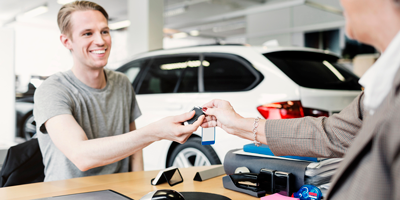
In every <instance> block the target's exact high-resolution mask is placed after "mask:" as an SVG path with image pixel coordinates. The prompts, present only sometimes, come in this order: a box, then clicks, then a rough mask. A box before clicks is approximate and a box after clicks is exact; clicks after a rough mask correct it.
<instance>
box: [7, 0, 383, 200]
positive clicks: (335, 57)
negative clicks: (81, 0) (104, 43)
mask: <svg viewBox="0 0 400 200" xmlns="http://www.w3.org/2000/svg"><path fill="white" fill-rule="evenodd" d="M90 1H92V2H94V3H96V4H98V5H100V6H101V7H103V8H104V9H105V10H106V12H107V13H108V21H107V22H108V28H107V30H109V34H110V39H111V41H112V48H111V49H112V50H111V51H110V52H109V54H107V55H109V57H108V62H106V63H107V64H106V65H105V66H103V67H104V68H105V69H106V70H107V72H106V71H105V72H104V74H105V76H106V77H105V78H106V79H105V80H107V83H108V79H107V78H108V76H109V75H108V74H109V73H112V72H113V73H115V72H118V73H123V74H125V75H126V76H127V77H128V79H129V81H130V84H131V85H132V86H133V91H134V94H133V95H134V96H133V97H134V98H136V99H137V102H135V103H136V104H138V107H139V108H140V110H139V111H138V112H139V114H140V112H141V117H139V118H137V119H136V116H135V117H134V119H133V120H134V121H135V122H136V129H138V130H140V129H142V128H143V129H145V128H146V127H148V125H149V124H151V123H153V122H154V123H155V122H156V121H157V120H162V119H164V118H165V117H168V116H172V115H179V114H182V113H186V112H188V111H190V110H191V109H192V108H193V107H196V106H202V105H205V104H206V103H207V102H209V101H210V100H212V99H223V100H227V101H229V102H230V103H231V105H232V106H233V107H234V108H235V110H234V112H235V111H236V112H237V113H238V114H239V115H241V116H243V117H245V118H248V117H253V118H254V117H257V118H256V120H253V121H254V128H252V130H250V131H252V133H251V134H253V133H254V141H253V139H251V140H245V139H243V138H244V137H243V138H240V137H237V136H233V135H231V134H228V133H227V132H228V131H227V130H225V129H223V126H222V128H221V127H216V128H212V133H211V134H213V136H211V137H212V139H211V140H212V141H213V142H212V143H207V142H208V141H206V142H204V141H203V140H204V139H205V134H206V131H205V130H206V129H207V130H208V128H202V127H199V128H198V129H197V130H196V131H194V132H193V134H192V135H191V136H188V138H186V139H185V141H186V142H177V141H169V140H168V139H164V140H159V141H156V142H154V143H152V142H151V143H148V144H147V145H148V146H147V147H145V146H142V148H144V149H143V158H142V159H143V160H142V165H144V168H143V169H142V170H141V171H142V172H127V173H131V174H126V175H125V176H124V175H123V173H115V174H113V175H115V176H113V177H111V176H107V175H104V174H103V173H99V174H98V175H99V177H100V176H104V178H98V179H94V178H93V179H89V178H90V177H85V178H87V179H81V178H77V179H76V180H75V178H74V179H68V180H62V179H63V178H59V180H57V179H50V178H49V179H45V182H43V177H42V180H41V181H37V179H35V180H29V181H28V182H25V183H24V182H20V183H18V184H10V186H12V187H10V188H14V189H13V190H11V189H8V190H6V188H8V187H4V188H1V187H3V186H7V185H5V183H6V182H5V181H6V178H5V177H3V175H4V173H7V172H4V171H6V170H5V169H6V168H7V170H9V166H10V165H11V164H10V162H12V160H11V157H12V156H18V155H20V154H24V155H25V154H30V153H27V151H29V150H32V149H29V148H28V147H24V148H26V149H25V150H24V152H22V150H21V149H20V150H19V151H14V154H12V153H11V151H10V147H14V146H18V145H22V144H27V143H28V142H29V141H31V140H32V139H35V140H36V138H37V137H38V136H37V135H39V134H36V133H37V132H38V131H41V132H42V130H41V129H42V127H44V122H40V123H39V122H38V123H37V122H36V121H35V114H34V113H35V112H34V108H35V109H36V106H35V107H34V105H36V104H34V94H35V91H36V89H37V88H40V86H41V84H42V83H45V82H46V80H47V79H48V78H49V77H52V76H53V75H54V74H60V72H63V73H64V72H65V73H66V72H67V71H69V72H71V68H72V67H73V66H75V65H76V61H75V59H76V58H75V56H74V55H75V54H74V52H73V51H71V49H67V48H66V47H67V46H65V44H64V42H65V41H64V42H63V37H60V34H61V33H60V29H59V26H58V24H57V15H58V13H59V11H60V8H62V7H63V6H65V5H69V4H71V3H73V2H75V0H3V1H0V44H1V47H2V48H0V65H1V68H0V69H1V70H2V73H0V85H1V88H2V90H1V93H2V95H1V96H2V98H1V104H0V108H1V110H2V115H1V116H0V126H1V127H2V131H1V132H0V169H2V172H1V174H0V175H1V176H2V177H1V179H2V180H1V182H0V183H1V185H0V199H41V198H43V199H44V198H46V199H47V197H55V196H62V195H66V196H65V197H66V198H65V199H68V196H69V195H71V194H77V195H78V194H89V192H94V193H96V192H100V191H101V192H104V194H103V193H99V194H94V193H93V194H91V195H93V196H92V197H93V198H94V197H95V196H94V195H99V196H98V197H100V196H103V197H102V198H97V199H133V198H134V199H140V198H141V197H143V199H151V196H149V198H145V197H144V195H145V194H147V193H148V192H152V191H153V192H154V191H160V190H161V189H165V190H166V191H167V190H168V191H169V192H171V191H172V192H174V190H176V191H179V192H182V195H183V196H184V197H185V199H205V198H206V197H207V195H205V196H203V198H199V196H197V198H196V195H194V193H195V192H210V193H209V194H210V195H217V196H218V195H219V197H218V198H217V197H216V196H209V197H207V198H209V199H256V198H257V199H259V197H261V196H263V195H265V194H272V193H279V194H282V195H283V196H289V193H290V194H292V193H295V192H297V191H299V188H300V187H299V185H298V184H300V183H298V175H297V174H296V173H297V171H296V172H292V171H290V170H295V169H294V168H295V167H293V166H294V165H293V166H291V167H289V168H285V167H283V168H282V169H287V170H289V172H291V173H289V174H291V175H290V176H296V181H294V179H293V180H292V179H290V181H292V183H291V184H292V185H291V186H290V188H291V189H290V190H289V176H287V180H285V181H287V183H288V186H287V188H286V186H285V189H281V190H280V191H281V192H279V191H278V189H276V188H278V186H276V188H273V189H272V192H268V190H267V192H266V193H265V191H264V193H263V194H261V193H260V190H259V189H257V188H258V187H259V186H260V187H261V185H263V184H264V183H260V184H259V183H258V182H256V183H254V182H253V184H250V183H248V182H249V181H250V179H254V177H253V178H248V177H245V178H244V179H243V180H241V181H242V182H243V181H247V183H244V182H243V183H242V182H240V181H237V180H234V179H233V178H232V177H230V176H229V173H231V174H239V172H238V171H240V173H249V174H252V173H253V174H254V173H259V175H257V176H256V178H255V180H256V181H257V180H259V179H260V178H259V177H260V176H261V174H264V175H265V174H266V172H265V171H263V173H262V172H261V171H262V170H263V169H261V171H257V172H254V170H253V169H254V167H255V165H257V164H255V165H254V166H247V167H244V168H246V169H242V168H241V167H243V166H246V165H245V164H244V163H243V166H240V165H241V164H238V163H234V162H233V160H235V159H236V160H235V162H236V161H237V160H239V159H238V158H236V157H235V158H233V157H234V156H237V155H241V156H245V155H246V150H245V148H246V147H248V146H247V145H249V144H252V143H253V142H254V145H256V146H258V145H257V144H256V143H257V139H256V131H257V130H256V129H257V128H258V119H260V118H261V119H263V120H264V119H266V120H267V121H268V120H269V119H289V118H301V117H307V116H311V117H319V118H326V117H328V118H329V116H332V115H335V114H338V113H340V112H341V111H342V110H344V109H345V108H346V106H348V105H350V104H351V103H352V102H353V100H354V99H355V98H359V97H358V96H359V94H360V93H361V92H362V90H363V88H362V87H361V85H360V84H359V83H358V80H359V79H360V78H361V77H362V76H363V74H364V73H365V72H366V71H367V70H368V69H369V68H370V67H371V66H372V65H373V64H374V63H375V62H376V61H377V60H378V58H379V57H380V56H381V54H380V52H379V50H377V49H376V48H374V47H373V46H370V45H368V44H365V43H361V42H358V41H357V40H355V39H353V38H350V37H349V36H348V35H347V33H346V19H345V17H346V14H345V10H344V9H343V7H342V5H341V1H340V0H112V1H110V0H90ZM93 12H98V11H93ZM103 15H104V14H103ZM71 41H73V40H72V39H71ZM77 41H78V40H77ZM63 44H64V45H63ZM110 45H111V43H110ZM110 47H111V46H110ZM107 50H108V49H106V50H104V51H107ZM99 57H100V56H99ZM298 68H303V69H298ZM108 71H109V72H108ZM73 73H75V71H74V72H73ZM71 74H72V73H71ZM75 75H76V74H75ZM77 77H78V76H77ZM75 78H76V77H75ZM49 79H51V78H49ZM76 80H78V79H76ZM80 83H82V82H80ZM83 84H84V83H83ZM42 86H43V85H42ZM47 87H48V88H50V87H49V86H47ZM88 87H89V86H88ZM107 87H108V85H107ZM110 87H111V86H110ZM92 89H93V88H92ZM48 94H49V95H51V93H48ZM135 95H136V97H135ZM360 98H361V97H360ZM35 99H36V98H35ZM49 99H51V98H49ZM136 99H135V101H136ZM42 105H43V104H42ZM50 105H52V104H51V103H49V106H50ZM129 106H130V105H129ZM129 108H130V107H129ZM48 109H52V108H50V107H49V108H48ZM72 109H75V107H74V108H71V110H72ZM295 109H297V110H295ZM132 110H133V108H132ZM60 112H61V111H60ZM73 112H75V111H73ZM82 112H84V111H82ZM108 112H111V111H108ZM196 112H197V111H196ZM199 112H201V114H203V115H207V114H205V113H206V110H204V108H203V111H201V109H200V111H199ZM55 113H56V112H55ZM132 113H133V111H132ZM89 115H90V114H89ZM132 116H133V115H132ZM75 118H76V117H75ZM89 118H90V116H89ZM76 119H77V118H76ZM129 120H130V121H133V120H132V119H129ZM77 121H79V120H78V119H77ZM260 122H261V121H260ZM82 123H83V122H82ZM182 123H183V122H182ZM216 123H218V122H217V120H216ZM219 123H221V122H219ZM321 123H322V122H321ZM134 125H135V124H134ZM251 125H252V126H253V122H251ZM37 126H38V127H37ZM39 126H40V127H39ZM46 128H47V125H46ZM85 131H86V129H85ZM44 133H47V130H45V131H44ZM41 134H43V133H41ZM52 137H53V136H52ZM85 137H86V136H85ZM88 137H89V139H95V138H96V137H94V138H92V136H88ZM110 137H112V136H110ZM251 137H253V136H251ZM161 139H163V138H161ZM214 142H215V143H214ZM261 142H262V141H261ZM39 143H40V138H39ZM209 144H212V145H209ZM53 145H54V144H53ZM271 145H272V144H271ZM36 146H37V142H36ZM56 146H58V143H56ZM44 148H46V149H44ZM48 148H50V146H46V147H44V146H40V150H38V149H37V150H36V151H37V152H39V154H40V152H41V153H42V154H43V153H44V152H49V151H50V150H49V149H48ZM51 148H53V147H51ZM63 148H64V147H63ZM239 148H240V149H242V148H243V152H242V154H240V152H239V153H238V152H235V153H232V151H233V150H234V149H236V150H237V149H239ZM267 148H268V146H267ZM273 148H276V147H273V146H271V149H273ZM51 151H57V150H53V149H51ZM269 151H271V150H269ZM250 152H251V151H250ZM140 153H141V152H140ZM252 153H254V152H252ZM16 154H18V155H16ZM31 154H33V153H31ZM130 155H132V154H130ZM134 155H136V154H134ZM273 155H274V154H273V153H272V156H273ZM29 156H32V155H29ZM40 156H41V155H40ZM126 156H128V154H126V155H125V157H126ZM67 157H68V158H70V157H69V156H67ZM131 157H133V156H131ZM247 157H249V156H247ZM310 157H314V156H310ZM321 157H323V156H321ZM43 158H44V159H43V162H44V163H43V164H44V165H45V166H44V168H43V165H41V167H42V168H41V169H42V171H41V174H43V173H42V172H43V171H44V170H46V171H47V170H49V171H50V170H54V169H53V168H52V167H54V166H52V167H48V166H46V165H47V164H49V163H51V159H48V158H46V157H45V156H44V155H43ZM121 159H122V158H121ZM121 159H117V160H115V161H114V162H117V161H118V162H119V160H121ZM246 159H247V158H246ZM290 159H292V158H289V160H290ZM293 159H295V158H293ZM313 159H317V158H313ZM313 159H312V160H311V161H310V160H308V161H307V163H306V164H307V165H305V164H304V163H303V165H302V166H303V173H305V174H306V175H305V176H302V178H301V183H302V184H300V186H301V185H317V186H318V187H315V188H317V189H318V192H319V193H322V194H321V195H322V196H323V195H326V191H327V190H328V189H329V187H330V185H329V183H330V182H329V181H330V178H331V177H332V176H333V175H334V173H335V170H336V168H337V166H338V165H339V162H340V161H341V160H335V159H337V158H332V160H331V159H327V160H326V165H327V171H323V172H322V171H318V173H321V174H322V175H321V174H319V175H321V176H317V175H315V174H313V173H314V172H315V173H317V172H316V171H317V170H316V168H315V169H314V168H313V169H312V170H315V171H312V170H310V162H311V163H319V162H321V163H322V162H323V161H320V160H319V158H318V159H317V160H318V161H317V160H313ZM328 160H329V163H328ZM248 161H249V162H252V161H253V160H252V161H250V160H248ZM7 162H8V166H7V167H6V164H7ZM53 162H54V161H53ZM132 162H134V161H133V160H132ZM237 162H239V161H237ZM254 162H256V161H254ZM70 163H72V162H70ZM73 163H75V162H73ZM299 163H300V162H299ZM106 164H107V165H108V164H109V163H106ZM21 165H23V164H21ZM60 165H61V164H60ZM60 165H55V166H60ZM71 165H73V164H71ZM104 165H105V164H104ZM110 165H111V164H110ZM98 166H102V165H98ZM132 166H133V165H132ZM227 166H228V167H227ZM234 166H235V167H234ZM267 166H269V165H267ZM304 166H306V168H304ZM73 167H75V166H73ZM174 167H176V168H175V169H179V170H181V171H180V173H179V176H180V177H175V176H176V174H177V173H176V171H174V172H173V173H175V174H174V175H171V177H172V176H173V177H172V178H171V177H169V178H168V177H167V176H169V175H167V174H168V172H171V169H174ZM195 167H199V168H195ZM257 167H258V166H257ZM257 167H256V168H257ZM323 167H326V166H323ZM323 167H321V168H318V169H319V170H321V169H324V168H323ZM328 167H330V168H329V170H328ZM78 168H79V167H78ZM166 168H167V169H169V171H168V170H167V169H166ZM233 168H235V169H233ZM247 168H249V169H250V170H249V169H247ZM259 168H260V167H258V168H257V170H260V169H259ZM261 168H264V167H261ZM300 168H301V167H300ZM79 169H80V168H79ZM221 169H222V172H221ZM304 169H306V170H305V171H304ZM333 169H334V170H333ZM25 170H26V171H24V172H21V170H20V171H19V172H18V173H20V174H24V175H23V176H21V177H23V178H26V177H27V175H26V174H29V173H30V171H31V170H32V171H37V169H36V168H35V167H33V166H30V167H26V166H25ZM91 170H92V169H91ZM93 170H94V169H93ZM160 170H161V171H160ZM179 170H177V171H178V172H179ZM232 170H233V171H232ZM235 170H236V171H235ZM39 171H40V170H39ZM89 171H90V170H89ZM99 171H100V170H99ZM266 171H268V170H266ZM278 171H279V170H278ZM280 171H283V172H282V173H286V172H288V171H286V172H285V171H284V170H280ZM52 172H53V171H52ZM116 172H117V171H116ZM146 172H147V173H146ZM250 172H251V173H250ZM47 173H50V172H46V174H47ZM62 173H64V172H62ZM112 173H113V172H108V174H112ZM135 173H136V174H135ZM139 173H141V174H139ZM273 173H275V171H273ZM20 174H17V175H16V173H14V176H15V177H16V178H15V177H14V179H18V177H19V175H20ZM157 174H158V175H157ZM181 174H182V175H181ZM195 174H196V175H195ZM225 174H227V178H226V176H224V177H222V175H225ZM92 175H96V173H93V174H92ZM117 175H118V176H117ZM156 175H157V177H156ZM8 176H9V177H7V178H9V179H11V178H12V176H11V175H10V174H8ZM42 176H44V174H43V175H42ZM85 176H86V175H85ZM163 176H165V181H166V182H168V185H167V184H166V183H161V182H162V180H160V183H161V184H159V183H158V182H157V181H158V179H159V178H160V177H163ZM182 176H183V178H182ZM191 176H195V177H194V180H196V177H197V179H200V181H199V182H196V181H192V179H193V178H192V177H191ZM202 176H203V177H202ZM249 176H250V175H249ZM48 177H51V176H48ZM60 177H62V176H60ZM77 177H80V176H79V175H78V176H77ZM93 177H95V176H93ZM154 177H156V180H155V181H152V184H150V180H151V178H154ZM215 177H217V178H215ZM273 177H275V174H274V175H273ZM277 177H278V175H276V177H275V178H276V180H277V179H278V178H277ZM321 177H323V178H321ZM45 178H47V177H45ZM228 178H232V180H231V179H229V180H228ZM292 178H293V177H292ZM176 179H179V180H176ZM183 179H185V182H183V183H181V182H182V181H183ZM201 179H203V181H201ZM206 179H210V183H209V185H207V181H208V180H206ZM70 180H71V181H70ZM74 180H75V181H74ZM276 180H275V182H276ZM62 181H64V182H62ZM66 181H69V182H66ZM102 181H104V183H102V184H100V183H99V182H102ZM165 181H164V182H165ZM174 181H176V183H174ZM211 181H212V182H211ZM229 181H231V182H229ZM144 182H145V183H144ZM228 182H229V183H228ZM250 182H251V181H250ZM275 182H274V184H275ZM222 183H223V184H222ZM285 183H286V182H285ZM35 184H36V185H35ZM40 184H42V185H40ZM129 184H131V185H132V184H133V186H128V185H129ZM175 184H176V186H173V185H175ZM201 184H202V185H201ZM229 184H230V185H229ZM246 184H247V185H246ZM276 184H278V182H276ZM110 185H112V186H110ZM238 185H239V186H238ZM243 185H246V186H243ZM172 186H173V187H172ZM246 187H247V189H246ZM251 187H254V188H256V189H251ZM46 188H48V189H46ZM135 188H136V189H135ZM211 188H212V189H211ZM232 188H233V189H232ZM249 188H250V189H249ZM315 188H314V191H316V189H315ZM171 189H172V190H171ZM301 189H303V187H301ZM283 190H286V193H284V192H283V193H282V191H283ZM107 191H113V192H114V193H107ZM168 191H167V192H166V193H160V194H159V195H160V196H163V195H164V196H168V195H169V194H167V193H168ZM193 191H194V192H193ZM274 191H275V192H274ZM321 191H322V192H321ZM190 192H192V193H190ZM318 192H315V194H316V193H318ZM26 193H31V194H26ZM319 193H318V194H319ZM149 194H150V193H149ZM149 194H148V195H149ZM156 194H157V192H156ZM156 194H154V195H156ZM295 194H297V193H295ZM310 194H311V193H310ZM312 194H314V193H312ZM107 195H111V196H107ZM113 195H115V196H113ZM117 195H118V196H117ZM152 195H153V194H152ZM170 195H176V194H170ZM191 195H192V196H191ZM106 196H107V198H106ZM84 197H85V196H76V197H74V196H70V197H69V198H71V199H72V198H74V199H80V198H82V199H84ZM88 197H90V195H88ZM49 199H50V198H49ZM60 199H61V198H60ZM62 199H64V198H62ZM153 199H155V198H154V197H153ZM160 199H163V198H160ZM165 199H170V198H165ZM171 199H179V198H178V197H176V198H175V197H174V198H172V196H171ZM271 199H272V198H271ZM300 199H302V198H300Z"/></svg>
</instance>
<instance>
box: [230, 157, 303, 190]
mask: <svg viewBox="0 0 400 200" xmlns="http://www.w3.org/2000/svg"><path fill="white" fill-rule="evenodd" d="M237 150H239V149H234V150H230V151H229V152H228V153H226V156H225V159H224V169H225V173H226V174H227V175H229V174H234V173H235V170H236V168H238V167H243V166H246V167H247V168H248V169H249V170H250V172H252V173H259V172H260V170H261V169H264V168H265V169H270V170H277V171H283V172H288V173H291V174H292V175H293V181H294V185H293V187H294V191H297V190H298V189H300V188H301V186H303V185H304V184H305V183H304V174H305V171H306V168H307V166H308V165H309V164H310V162H309V161H291V160H282V159H274V158H264V157H257V156H247V155H246V156H245V155H238V154H234V153H233V152H235V151H237Z"/></svg>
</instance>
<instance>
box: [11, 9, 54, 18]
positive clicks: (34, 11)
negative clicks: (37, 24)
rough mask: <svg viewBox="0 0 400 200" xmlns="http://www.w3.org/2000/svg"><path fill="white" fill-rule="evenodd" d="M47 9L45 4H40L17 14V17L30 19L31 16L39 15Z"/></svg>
mask: <svg viewBox="0 0 400 200" xmlns="http://www.w3.org/2000/svg"><path fill="white" fill-rule="evenodd" d="M48 10H49V8H48V7H47V6H40V7H37V8H35V9H32V10H30V11H27V12H25V13H24V14H22V15H20V16H18V17H17V18H18V19H30V18H33V17H36V16H38V15H41V14H43V13H46V12H47V11H48Z"/></svg>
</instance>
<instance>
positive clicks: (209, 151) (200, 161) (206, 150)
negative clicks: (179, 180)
mask: <svg viewBox="0 0 400 200" xmlns="http://www.w3.org/2000/svg"><path fill="white" fill-rule="evenodd" d="M217 164H221V161H220V160H219V158H218V155H217V153H215V151H214V149H213V148H212V147H211V146H209V145H201V138H199V137H192V138H190V139H189V140H188V141H186V142H185V143H184V144H178V145H177V146H176V147H175V148H174V150H173V151H172V153H171V155H170V156H169V159H168V162H167V166H168V167H171V166H175V167H178V168H185V167H192V166H208V165H217Z"/></svg>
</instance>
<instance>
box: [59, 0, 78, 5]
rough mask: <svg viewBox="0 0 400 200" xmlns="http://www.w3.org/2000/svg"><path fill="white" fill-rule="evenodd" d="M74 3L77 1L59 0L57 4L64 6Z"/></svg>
mask: <svg viewBox="0 0 400 200" xmlns="http://www.w3.org/2000/svg"><path fill="white" fill-rule="evenodd" d="M73 1H75V0H57V3H58V4H61V5H64V4H67V3H71V2H73Z"/></svg>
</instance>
